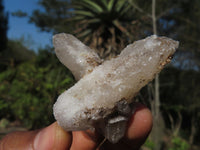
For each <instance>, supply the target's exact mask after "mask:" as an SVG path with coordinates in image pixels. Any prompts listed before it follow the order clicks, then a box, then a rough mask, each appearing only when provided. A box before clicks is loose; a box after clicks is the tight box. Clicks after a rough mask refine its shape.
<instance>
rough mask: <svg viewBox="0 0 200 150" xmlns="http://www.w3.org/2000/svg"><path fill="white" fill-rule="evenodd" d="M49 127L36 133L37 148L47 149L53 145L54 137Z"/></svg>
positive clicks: (35, 143) (39, 149)
mask: <svg viewBox="0 0 200 150" xmlns="http://www.w3.org/2000/svg"><path fill="white" fill-rule="evenodd" d="M48 128H49V127H47V128H44V129H42V130H41V131H40V132H38V134H37V135H36V137H35V139H34V143H33V147H34V149H35V150H47V149H49V148H51V147H52V144H53V137H52V136H49V135H51V133H50V132H51V130H48Z"/></svg>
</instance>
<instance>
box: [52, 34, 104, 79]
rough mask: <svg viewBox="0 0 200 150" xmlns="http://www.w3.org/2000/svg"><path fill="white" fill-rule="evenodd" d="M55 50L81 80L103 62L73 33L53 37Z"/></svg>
mask: <svg viewBox="0 0 200 150" xmlns="http://www.w3.org/2000/svg"><path fill="white" fill-rule="evenodd" d="M53 44H54V47H55V52H56V55H57V57H58V58H59V60H60V61H61V62H62V63H63V64H64V65H65V66H66V67H67V68H69V69H70V70H71V71H72V73H73V75H74V76H75V78H76V79H77V80H79V79H80V78H82V77H83V76H84V75H85V74H87V73H89V72H91V71H92V70H93V68H94V67H95V66H97V65H99V64H100V63H101V59H100V58H99V56H98V55H97V54H96V53H95V51H93V50H92V49H90V48H89V47H87V46H86V45H84V44H83V43H82V42H81V41H79V40H78V39H77V38H75V37H74V36H73V35H71V34H65V33H61V34H57V35H55V36H54V37H53Z"/></svg>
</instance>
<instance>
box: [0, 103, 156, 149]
mask: <svg viewBox="0 0 200 150" xmlns="http://www.w3.org/2000/svg"><path fill="white" fill-rule="evenodd" d="M151 128H152V115H151V112H150V111H149V109H148V108H147V107H145V106H144V105H141V104H136V105H135V112H134V114H133V115H132V117H131V118H130V121H129V124H128V128H127V132H126V135H125V137H124V138H123V139H122V140H120V142H119V143H117V144H111V143H109V142H108V141H106V142H105V143H103V144H102V145H101V146H100V147H98V146H99V144H100V143H101V141H102V140H103V139H102V138H101V136H100V135H98V134H97V133H93V132H91V131H86V132H85V131H73V132H66V131H64V130H63V129H62V128H61V127H60V126H59V125H58V124H57V122H55V123H53V124H51V125H50V126H48V127H46V128H43V129H40V130H35V131H26V132H14V133H10V134H8V135H6V136H5V137H4V138H3V139H2V140H1V141H0V150H66V149H70V150H94V149H97V150H107V149H109V150H110V149H114V150H117V149H123V150H126V149H127V150H128V149H131V150H138V149H139V148H140V146H141V145H142V144H143V143H144V142H145V140H146V138H147V136H148V134H149V133H150V131H151Z"/></svg>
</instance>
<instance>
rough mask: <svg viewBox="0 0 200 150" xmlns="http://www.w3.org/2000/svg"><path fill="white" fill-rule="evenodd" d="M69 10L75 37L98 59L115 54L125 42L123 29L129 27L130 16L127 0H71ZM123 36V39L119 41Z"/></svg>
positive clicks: (125, 31)
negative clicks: (92, 50)
mask: <svg viewBox="0 0 200 150" xmlns="http://www.w3.org/2000/svg"><path fill="white" fill-rule="evenodd" d="M73 8H74V10H73V11H72V12H73V15H74V16H73V17H72V19H73V20H75V21H76V29H77V30H76V31H75V34H76V36H78V37H79V38H82V39H84V42H86V43H87V44H89V45H90V46H91V47H93V48H95V49H98V50H99V51H98V52H99V54H100V56H101V57H103V58H105V57H107V56H110V55H116V54H118V53H119V49H121V48H122V47H124V45H125V44H126V43H127V40H129V38H130V34H129V32H128V31H127V30H126V26H128V25H130V22H131V21H132V18H133V15H131V14H132V13H130V11H131V6H130V5H129V3H128V1H126V0H81V1H78V0H74V3H73ZM124 35H126V38H122V37H123V36H124ZM127 35H128V36H127ZM127 37H128V38H127Z"/></svg>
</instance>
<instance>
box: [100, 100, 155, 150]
mask: <svg viewBox="0 0 200 150" xmlns="http://www.w3.org/2000/svg"><path fill="white" fill-rule="evenodd" d="M134 109H135V112H134V114H133V115H132V117H131V118H130V121H129V123H128V129H127V132H126V135H125V138H123V139H122V140H120V141H119V142H118V143H117V144H111V143H109V142H108V141H106V142H105V143H104V144H103V147H101V148H100V149H101V150H107V149H115V150H120V149H123V150H130V149H131V150H138V149H139V148H140V147H141V145H142V144H143V143H144V142H145V140H146V138H147V136H148V134H149V133H150V131H151V128H152V124H153V123H152V115H151V112H150V110H149V109H148V108H147V107H146V106H144V105H142V104H139V103H137V104H135V105H134Z"/></svg>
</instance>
